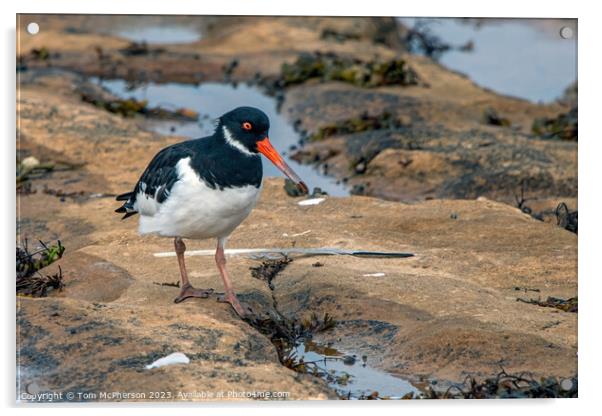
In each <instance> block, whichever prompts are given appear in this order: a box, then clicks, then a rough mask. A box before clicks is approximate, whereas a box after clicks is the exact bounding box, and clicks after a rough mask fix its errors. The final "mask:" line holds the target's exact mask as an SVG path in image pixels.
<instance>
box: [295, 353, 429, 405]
mask: <svg viewBox="0 0 602 416" xmlns="http://www.w3.org/2000/svg"><path fill="white" fill-rule="evenodd" d="M294 353H295V354H296V356H297V359H298V360H300V359H303V361H304V362H306V363H307V362H316V365H317V366H318V368H320V370H322V371H326V372H328V373H329V374H330V375H331V376H332V377H329V380H327V381H328V384H329V385H330V387H332V388H333V389H335V390H336V391H337V393H338V394H340V395H341V396H344V397H347V396H349V397H350V398H351V399H358V398H360V397H367V396H369V395H370V394H372V393H373V392H378V396H379V397H386V398H391V399H400V398H402V397H403V396H404V395H406V394H408V393H411V392H413V393H414V394H415V395H416V394H418V393H420V390H418V389H417V388H416V387H414V386H413V385H412V384H411V383H410V382H409V381H406V380H403V379H401V378H397V377H393V376H392V375H390V374H388V373H386V372H384V371H382V370H378V369H376V368H374V367H371V366H370V357H366V360H365V361H364V360H363V359H362V358H361V357H355V358H354V359H352V358H351V357H352V356H349V355H345V354H343V353H341V352H339V351H337V350H335V349H333V348H324V347H321V346H319V345H317V344H315V343H313V342H311V341H309V342H305V343H303V344H300V345H298V346H297V347H296V348H295V349H294ZM344 357H347V360H345V359H344Z"/></svg>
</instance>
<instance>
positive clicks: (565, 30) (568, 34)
mask: <svg viewBox="0 0 602 416" xmlns="http://www.w3.org/2000/svg"><path fill="white" fill-rule="evenodd" d="M560 37H561V38H562V39H571V38H572V37H573V29H571V28H570V27H568V26H563V27H561V28H560Z"/></svg>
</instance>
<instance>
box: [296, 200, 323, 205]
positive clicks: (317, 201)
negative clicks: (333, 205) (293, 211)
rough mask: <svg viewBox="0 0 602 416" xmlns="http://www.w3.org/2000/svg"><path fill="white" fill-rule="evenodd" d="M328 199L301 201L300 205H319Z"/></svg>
mask: <svg viewBox="0 0 602 416" xmlns="http://www.w3.org/2000/svg"><path fill="white" fill-rule="evenodd" d="M325 200H326V198H312V199H304V200H303V201H299V202H298V204H299V205H301V206H306V205H318V204H321V203H322V202H324V201H325Z"/></svg>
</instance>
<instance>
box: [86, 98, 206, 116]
mask: <svg viewBox="0 0 602 416" xmlns="http://www.w3.org/2000/svg"><path fill="white" fill-rule="evenodd" d="M81 98H82V101H84V102H86V103H90V104H92V105H95V106H96V107H99V108H102V109H104V110H106V111H108V112H110V113H114V114H119V115H121V116H123V117H134V116H136V115H137V114H139V115H143V116H146V117H152V118H157V119H169V120H177V121H197V120H198V119H199V114H198V113H197V112H196V111H193V110H191V109H188V108H179V109H177V110H175V111H174V110H167V109H165V108H162V107H149V105H148V101H147V100H136V99H135V98H127V99H105V98H102V97H101V96H99V95H96V94H94V93H88V92H82V93H81Z"/></svg>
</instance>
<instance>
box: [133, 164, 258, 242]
mask: <svg viewBox="0 0 602 416" xmlns="http://www.w3.org/2000/svg"><path fill="white" fill-rule="evenodd" d="M178 171H179V175H178V176H179V177H180V180H179V181H178V182H176V183H175V184H174V185H173V187H172V189H171V192H170V194H169V197H168V198H167V200H166V201H164V202H163V203H162V204H157V203H155V201H154V200H152V199H150V200H149V199H146V200H145V199H143V198H144V197H143V196H142V195H139V197H141V198H140V200H139V201H140V203H139V207H140V208H144V209H140V210H139V212H140V224H139V232H140V234H149V233H156V234H159V235H161V236H165V237H185V238H195V239H204V238H212V237H218V238H220V237H227V236H228V235H230V233H232V231H234V229H235V228H236V227H238V225H240V223H241V222H243V221H244V219H245V218H247V217H248V216H249V214H250V213H251V211H252V210H253V208H254V207H255V204H256V203H257V199H258V198H259V194H260V192H261V187H259V188H256V187H254V186H251V185H248V186H243V187H239V188H224V189H223V190H220V189H212V188H210V187H209V186H207V185H206V184H205V182H204V181H203V180H201V179H200V178H199V177H198V176H197V175H196V174H195V173H194V171H192V169H191V168H190V166H189V164H188V161H187V160H182V161H180V163H178Z"/></svg>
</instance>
